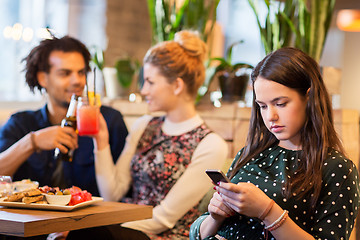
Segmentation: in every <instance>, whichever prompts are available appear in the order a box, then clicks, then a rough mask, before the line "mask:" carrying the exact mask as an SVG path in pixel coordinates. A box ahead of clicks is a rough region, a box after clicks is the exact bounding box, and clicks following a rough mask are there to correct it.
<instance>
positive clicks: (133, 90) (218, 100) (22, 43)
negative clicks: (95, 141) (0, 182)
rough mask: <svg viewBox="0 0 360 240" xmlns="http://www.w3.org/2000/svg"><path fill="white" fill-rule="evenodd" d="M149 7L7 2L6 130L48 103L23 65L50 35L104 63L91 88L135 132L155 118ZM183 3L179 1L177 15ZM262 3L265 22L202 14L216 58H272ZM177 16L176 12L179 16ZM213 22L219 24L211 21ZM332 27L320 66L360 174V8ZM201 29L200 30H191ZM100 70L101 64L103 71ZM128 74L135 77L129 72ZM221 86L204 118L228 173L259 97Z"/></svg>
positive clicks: (2, 21)
mask: <svg viewBox="0 0 360 240" xmlns="http://www.w3.org/2000/svg"><path fill="white" fill-rule="evenodd" d="M148 2H150V1H146V0H132V1H119V0H61V1H57V0H1V1H0V28H1V30H2V31H1V34H2V36H1V37H0V44H1V49H2V50H1V52H2V53H1V56H0V63H1V64H0V76H1V77H0V126H1V125H2V124H3V123H4V122H5V121H6V120H7V119H8V118H9V116H10V115H11V114H12V113H14V112H17V111H20V110H25V109H37V108H39V107H41V106H42V105H43V104H44V102H45V100H46V99H45V97H44V96H43V95H41V94H38V93H36V94H33V93H31V92H30V91H29V89H28V87H27V86H26V85H25V83H24V73H23V72H22V69H23V67H24V66H23V63H21V59H22V58H24V56H25V55H26V53H27V52H28V51H29V50H30V49H31V48H32V47H33V46H35V45H36V44H38V43H39V41H40V40H41V39H43V38H46V37H49V36H48V34H49V32H48V31H47V30H46V28H48V29H50V31H52V33H53V34H54V35H55V36H58V37H62V36H64V35H70V36H73V37H75V38H78V39H79V40H81V41H83V42H84V43H85V44H86V46H87V47H88V48H89V49H90V52H91V54H92V56H93V57H94V56H96V57H97V59H99V61H98V62H97V63H96V62H93V64H94V66H96V67H97V68H96V71H97V80H96V82H89V86H90V87H91V88H96V90H97V92H98V93H100V94H101V99H102V103H103V104H105V105H109V106H111V107H113V108H115V109H117V110H119V111H121V113H122V114H123V116H124V119H125V123H126V125H127V127H128V128H130V127H131V126H132V124H133V123H134V122H135V121H136V119H138V118H139V117H140V116H142V115H144V114H147V113H149V111H148V109H147V104H146V102H145V101H144V100H143V99H142V97H141V95H140V94H139V92H140V83H139V82H141V77H139V76H140V74H139V72H141V71H140V70H141V62H142V59H143V57H144V55H145V53H146V51H147V49H148V48H149V47H150V46H151V45H153V44H155V43H156V42H159V41H161V38H160V37H159V36H158V35H156V31H155V30H154V26H153V25H152V22H151V21H152V19H151V15H150V14H149V8H148ZM169 2H174V1H169ZM183 2H184V1H181V0H178V1H176V6H177V8H179V6H181V4H183ZM204 2H209V1H204ZM255 2H256V3H257V4H258V5H257V7H258V10H259V11H258V16H256V15H255V14H254V11H253V9H252V8H251V6H250V5H249V2H248V1H247V0H220V1H219V3H218V5H217V6H215V9H216V11H214V12H212V13H211V7H213V6H212V5H206V6H205V5H204V6H202V7H203V8H204V9H205V10H208V11H209V12H210V13H206V14H208V15H207V19H206V18H205V17H203V18H204V19H206V20H207V26H206V29H208V31H209V32H207V31H206V30H203V31H204V33H205V32H207V33H208V34H209V36H208V38H207V39H208V41H207V44H208V47H209V49H210V52H211V56H209V57H223V58H225V59H226V57H227V56H228V55H227V54H228V53H229V49H231V50H232V55H231V59H227V60H228V61H229V62H230V63H233V64H234V63H237V62H242V63H246V64H249V65H253V66H254V65H256V64H257V62H259V61H260V60H261V59H262V58H263V57H264V56H265V55H266V49H265V47H264V42H262V40H261V37H260V31H259V26H258V24H257V21H256V17H259V19H260V21H263V20H264V19H265V17H266V14H268V9H267V7H266V5H265V3H264V2H265V1H261V0H258V1H255ZM274 2H275V5H276V8H273V10H274V9H278V8H279V9H280V8H281V6H282V5H283V4H285V2H286V1H285V0H280V1H274ZM324 2H325V1H324ZM204 4H205V3H204ZM204 9H203V10H204ZM173 11H174V12H176V10H175V9H173ZM274 11H275V10H274ZM205 12H206V11H203V14H205ZM214 14H215V18H214V19H216V21H211V19H213V18H212V17H213V16H214ZM313 14H314V13H313ZM318 14H320V13H318ZM197 17H198V18H201V16H197ZM329 19H330V21H329V27H328V29H326V30H325V29H323V28H321V29H316V30H315V31H318V32H321V31H325V37H324V41H323V42H321V44H320V47H321V49H320V53H319V55H318V59H317V60H318V62H319V64H320V66H321V68H322V73H323V77H324V81H325V84H326V87H327V89H328V91H329V93H330V95H331V100H332V104H333V109H334V123H335V127H336V131H337V133H338V134H339V136H340V138H341V140H342V142H343V144H344V147H345V150H346V152H347V154H348V156H349V157H350V159H352V160H353V161H354V163H355V164H356V165H357V167H358V169H359V166H360V165H359V160H360V130H359V113H360V104H359V103H360V94H359V92H358V91H359V90H360V46H359V43H360V1H359V0H336V1H335V5H334V8H333V11H332V12H331V14H330V18H329ZM194 25H195V24H194ZM165 27H167V28H169V27H170V26H164V28H165ZM194 27H197V26H193V27H192V28H194ZM204 29H205V28H204ZM209 29H211V30H209ZM167 30H169V29H167ZM171 30H173V29H170V31H171ZM319 35H321V34H319ZM163 37H164V36H163ZM166 37H167V36H165V38H164V40H166ZM99 62H100V63H99ZM99 64H100V65H101V64H102V65H101V67H100V68H99V66H100V65H99ZM121 64H123V65H121ZM216 64H217V63H216V62H213V63H210V64H209V65H208V66H207V67H208V69H209V74H210V72H211V71H210V70H211V69H213V70H214V69H215V67H216V66H217V65H216ZM121 66H124V67H125V68H126V67H128V68H127V70H129V68H131V69H130V76H129V77H128V79H129V80H128V79H126V80H127V81H130V82H129V83H128V84H127V86H125V85H124V84H123V83H121V82H120V81H121V80H119V79H118V77H117V73H119V71H121ZM250 71H251V70H250ZM125 74H128V75H129V72H127V73H125ZM244 74H247V76H248V74H249V71H248V70H247V71H244ZM89 79H91V77H89ZM220 85H221V83H220V78H219V77H218V75H216V74H215V75H214V77H212V78H209V82H207V83H206V84H204V86H203V87H202V88H200V91H199V94H198V96H199V97H198V99H197V110H198V112H199V114H200V115H201V117H202V118H203V119H204V120H205V122H206V123H207V124H208V126H209V127H210V128H212V129H213V130H214V131H215V132H217V133H218V134H219V135H220V136H221V137H223V138H224V139H225V140H226V142H227V144H228V147H229V156H228V163H227V165H226V166H224V169H226V168H227V167H228V166H229V163H230V162H231V160H232V158H233V157H234V156H235V155H236V153H237V152H238V150H239V149H241V148H242V146H244V144H245V136H246V134H247V132H248V128H249V119H250V114H251V100H252V90H251V87H250V85H249V84H248V83H247V85H246V86H245V87H244V89H243V90H240V91H241V92H242V96H238V95H236V94H237V93H235V96H234V95H231V96H229V97H227V96H226V95H225V93H224V92H223V91H222V90H223V89H222V86H220ZM156 114H161V113H155V115H156ZM355 239H360V226H358V227H356V229H355V230H354V231H353V234H352V236H351V240H355Z"/></svg>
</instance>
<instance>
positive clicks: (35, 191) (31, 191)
mask: <svg viewBox="0 0 360 240" xmlns="http://www.w3.org/2000/svg"><path fill="white" fill-rule="evenodd" d="M23 193H24V195H25V197H33V196H37V195H41V191H40V190H39V189H37V188H36V189H29V190H26V191H23Z"/></svg>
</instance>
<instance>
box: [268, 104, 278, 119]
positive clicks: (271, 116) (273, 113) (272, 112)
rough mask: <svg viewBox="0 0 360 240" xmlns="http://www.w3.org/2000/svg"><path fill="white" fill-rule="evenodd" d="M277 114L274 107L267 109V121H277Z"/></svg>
mask: <svg viewBox="0 0 360 240" xmlns="http://www.w3.org/2000/svg"><path fill="white" fill-rule="evenodd" d="M278 117H279V116H278V113H277V111H276V109H275V108H274V107H268V111H267V119H268V120H269V121H276V120H278Z"/></svg>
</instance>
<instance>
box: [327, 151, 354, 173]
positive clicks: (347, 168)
mask: <svg viewBox="0 0 360 240" xmlns="http://www.w3.org/2000/svg"><path fill="white" fill-rule="evenodd" d="M351 173H357V167H356V165H355V164H354V162H353V161H352V160H350V159H349V158H347V157H346V156H345V155H344V154H343V153H341V152H339V151H337V150H335V149H331V150H330V151H329V152H328V156H327V158H326V159H325V160H324V166H323V176H324V177H325V178H326V177H330V178H336V177H339V178H343V179H344V178H346V176H349V175H350V174H351Z"/></svg>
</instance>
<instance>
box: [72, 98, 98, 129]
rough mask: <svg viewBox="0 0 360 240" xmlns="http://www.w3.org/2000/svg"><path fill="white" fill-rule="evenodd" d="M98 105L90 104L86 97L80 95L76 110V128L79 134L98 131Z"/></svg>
mask: <svg viewBox="0 0 360 240" xmlns="http://www.w3.org/2000/svg"><path fill="white" fill-rule="evenodd" d="M99 116H100V106H99V105H98V104H96V101H95V103H93V104H90V103H89V100H88V98H87V97H80V98H79V101H78V107H77V112H76V121H77V129H78V133H79V135H80V136H86V135H95V134H97V133H98V132H99Z"/></svg>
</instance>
